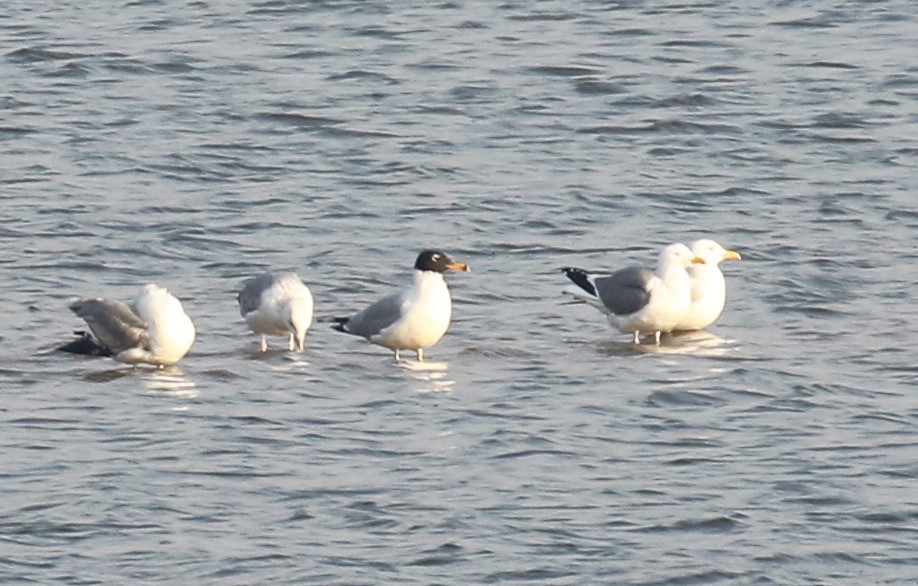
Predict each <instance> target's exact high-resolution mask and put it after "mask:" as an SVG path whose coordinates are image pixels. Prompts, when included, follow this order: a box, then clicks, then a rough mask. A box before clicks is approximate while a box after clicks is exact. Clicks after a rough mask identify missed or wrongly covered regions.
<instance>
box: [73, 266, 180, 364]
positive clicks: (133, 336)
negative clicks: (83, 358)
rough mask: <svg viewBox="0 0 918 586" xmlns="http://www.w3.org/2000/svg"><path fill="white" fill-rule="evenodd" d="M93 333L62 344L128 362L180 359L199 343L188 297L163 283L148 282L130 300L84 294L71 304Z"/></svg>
mask: <svg viewBox="0 0 918 586" xmlns="http://www.w3.org/2000/svg"><path fill="white" fill-rule="evenodd" d="M70 309H71V310H72V311H73V312H74V313H75V314H77V315H78V316H80V317H81V318H83V319H84V320H85V321H86V324H87V325H88V326H89V329H90V331H92V334H93V336H89V335H87V334H83V335H82V337H81V338H79V339H77V340H75V341H73V342H70V343H69V344H65V345H63V346H61V347H60V348H58V349H59V350H63V351H65V352H74V353H78V354H94V355H100V356H112V357H113V358H114V359H115V360H118V361H119V362H125V363H127V364H153V365H156V366H168V365H172V364H175V363H176V362H178V361H179V360H181V359H182V357H184V356H185V354H187V353H188V350H189V349H191V345H192V344H193V343H194V336H195V331H194V324H192V323H191V318H190V317H188V314H186V313H185V309H184V308H183V307H182V302H181V301H179V300H178V299H176V298H175V297H174V296H173V295H172V294H171V293H169V291H167V290H166V289H164V288H163V287H160V286H158V285H154V284H152V283H151V284H149V285H145V286H144V287H143V288H142V289H141V291H140V294H139V295H138V296H137V297H136V298H135V299H134V300H133V301H132V302H131V304H130V305H128V304H126V303H124V302H122V301H118V300H112V299H99V298H88V297H87V298H83V299H78V300H76V301H74V302H73V303H71V304H70Z"/></svg>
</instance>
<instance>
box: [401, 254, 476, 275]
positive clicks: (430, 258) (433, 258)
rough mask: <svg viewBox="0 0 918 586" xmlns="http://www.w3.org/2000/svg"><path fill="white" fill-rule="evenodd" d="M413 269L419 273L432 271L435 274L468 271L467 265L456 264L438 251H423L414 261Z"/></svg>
mask: <svg viewBox="0 0 918 586" xmlns="http://www.w3.org/2000/svg"><path fill="white" fill-rule="evenodd" d="M414 268H416V269H417V270H419V271H433V272H435V273H445V272H446V271H467V270H469V266H468V265H467V264H465V263H461V262H456V261H454V260H453V259H451V258H450V257H448V256H446V253H444V252H440V251H439V250H425V251H424V252H422V253H421V254H419V255H418V259H417V260H416V261H414Z"/></svg>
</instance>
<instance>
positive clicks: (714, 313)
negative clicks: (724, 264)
mask: <svg viewBox="0 0 918 586" xmlns="http://www.w3.org/2000/svg"><path fill="white" fill-rule="evenodd" d="M692 253H694V255H695V256H697V257H698V258H700V259H702V260H703V261H704V264H696V265H692V266H691V267H689V268H688V274H689V277H690V278H691V282H692V304H691V306H689V310H688V311H687V312H686V314H685V315H684V316H683V317H682V319H681V320H679V325H677V326H676V328H675V329H676V330H677V331H688V330H703V329H704V328H706V327H708V326H709V325H711V324H713V323H714V322H715V321H717V318H718V317H720V314H721V313H722V312H723V310H724V303H725V302H726V300H727V282H726V280H725V279H724V274H723V273H722V272H720V267H719V266H717V265H718V264H720V262H721V261H723V260H740V258H741V257H740V254H739V253H738V252H736V251H735V250H726V249H724V247H723V246H721V245H720V244H718V243H717V242H714V241H713V240H708V239H706V238H705V239H702V240H696V241H695V242H693V243H692Z"/></svg>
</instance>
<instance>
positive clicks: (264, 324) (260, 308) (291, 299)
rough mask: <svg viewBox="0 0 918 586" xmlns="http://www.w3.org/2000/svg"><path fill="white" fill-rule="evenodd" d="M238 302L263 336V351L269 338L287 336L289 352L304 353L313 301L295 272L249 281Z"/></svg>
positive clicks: (253, 327) (251, 324)
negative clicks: (288, 337)
mask: <svg viewBox="0 0 918 586" xmlns="http://www.w3.org/2000/svg"><path fill="white" fill-rule="evenodd" d="M236 300H237V301H238V302H239V312H240V313H241V314H242V317H244V318H245V322H246V323H247V324H248V325H249V328H251V330H252V331H253V332H255V333H256V334H261V350H262V352H264V351H266V350H267V349H268V339H267V336H286V335H288V334H289V335H290V340H289V344H288V347H289V348H290V350H291V351H292V350H297V351H298V352H302V351H303V346H304V344H305V338H306V332H307V331H308V330H309V326H311V325H312V318H313V312H314V309H313V307H314V302H313V297H312V292H311V291H310V290H309V287H307V286H306V284H305V283H303V281H302V280H301V279H300V278H299V276H297V274H296V273H292V272H286V273H271V272H268V273H263V274H261V275H258V276H256V277H252V278H250V279H247V280H246V281H245V282H244V283H243V285H242V290H241V291H239V295H237V296H236Z"/></svg>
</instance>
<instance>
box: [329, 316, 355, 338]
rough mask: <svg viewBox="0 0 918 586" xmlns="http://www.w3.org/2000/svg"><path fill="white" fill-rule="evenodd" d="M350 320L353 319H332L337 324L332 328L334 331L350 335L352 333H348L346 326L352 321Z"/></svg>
mask: <svg viewBox="0 0 918 586" xmlns="http://www.w3.org/2000/svg"><path fill="white" fill-rule="evenodd" d="M350 319H351V318H349V317H335V318H332V321H334V322H335V323H333V324H332V325H331V327H332V329H333V330H337V331H339V332H344V333H345V334H347V333H350V332H348V331H347V329H346V328H345V326H346V325H347V322H348V321H350Z"/></svg>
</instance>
